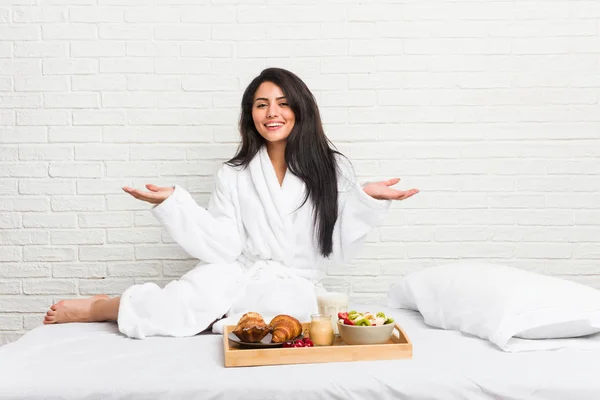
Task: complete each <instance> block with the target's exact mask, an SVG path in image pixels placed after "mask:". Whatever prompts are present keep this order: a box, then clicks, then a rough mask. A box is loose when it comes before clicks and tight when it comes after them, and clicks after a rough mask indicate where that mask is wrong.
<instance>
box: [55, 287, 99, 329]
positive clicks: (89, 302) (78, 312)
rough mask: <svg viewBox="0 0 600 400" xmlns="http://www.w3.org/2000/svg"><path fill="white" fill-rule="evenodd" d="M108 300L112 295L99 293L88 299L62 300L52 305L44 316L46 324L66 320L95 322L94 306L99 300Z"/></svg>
mask: <svg viewBox="0 0 600 400" xmlns="http://www.w3.org/2000/svg"><path fill="white" fill-rule="evenodd" d="M103 299H104V300H108V299H110V296H107V295H105V294H99V295H96V296H93V297H89V298H87V299H73V300H61V301H59V302H58V303H56V304H53V305H52V307H50V310H48V312H47V313H46V316H45V317H44V324H61V323H65V322H95V320H94V318H93V315H92V306H93V305H94V303H96V302H97V301H98V300H103Z"/></svg>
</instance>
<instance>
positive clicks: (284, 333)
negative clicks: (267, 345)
mask: <svg viewBox="0 0 600 400" xmlns="http://www.w3.org/2000/svg"><path fill="white" fill-rule="evenodd" d="M269 326H270V327H271V333H272V335H273V338H272V339H271V342H273V343H283V342H286V341H288V340H292V339H294V338H296V337H298V336H299V335H300V334H301V333H302V324H301V323H300V321H298V320H297V319H296V318H294V317H291V316H289V315H284V314H281V315H278V316H276V317H275V318H273V319H272V320H271V323H270V324H269Z"/></svg>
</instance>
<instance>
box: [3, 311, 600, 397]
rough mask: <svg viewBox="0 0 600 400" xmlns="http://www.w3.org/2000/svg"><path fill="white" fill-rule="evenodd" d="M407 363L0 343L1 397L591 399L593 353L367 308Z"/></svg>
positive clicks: (85, 331)
mask: <svg viewBox="0 0 600 400" xmlns="http://www.w3.org/2000/svg"><path fill="white" fill-rule="evenodd" d="M354 308H356V309H361V310H382V311H384V312H386V314H387V313H389V314H390V315H392V316H393V317H394V318H395V319H396V320H397V321H398V322H399V323H400V324H401V326H402V327H403V329H405V331H406V332H407V334H408V335H409V337H410V338H411V340H412V342H413V345H414V356H413V359H412V360H394V361H373V362H349V363H331V364H304V365H288V366H269V367H249V368H224V367H223V348H222V341H221V340H222V337H221V336H220V335H215V334H212V333H203V334H200V335H197V336H195V337H190V338H164V337H153V338H148V339H145V340H134V339H128V338H126V337H124V336H123V335H121V334H120V333H119V332H118V330H117V327H116V325H115V324H114V323H87V324H64V325H51V326H41V327H38V328H36V329H34V330H32V331H31V332H29V333H27V334H26V335H24V336H23V337H22V338H21V339H19V340H18V341H16V342H14V343H10V344H8V345H5V346H3V347H0V399H30V400H34V399H136V400H137V399H237V398H239V399H244V400H251V399H302V400H306V399H368V398H374V399H378V400H379V399H392V398H393V399H415V400H420V399H444V400H451V399H556V400H565V399H570V400H575V399H586V400H589V399H598V398H600V379H598V376H597V375H598V374H599V373H600V350H573V349H561V350H556V351H541V352H523V353H506V352H503V351H501V350H499V349H498V348H497V347H495V346H494V345H492V344H491V343H489V342H487V341H484V340H482V339H479V338H476V337H473V336H468V335H465V334H462V333H459V332H455V331H446V330H440V329H434V328H431V327H428V326H427V325H425V324H424V323H423V318H422V317H421V315H420V314H419V313H418V312H415V311H409V310H400V309H388V308H385V307H381V306H373V305H354Z"/></svg>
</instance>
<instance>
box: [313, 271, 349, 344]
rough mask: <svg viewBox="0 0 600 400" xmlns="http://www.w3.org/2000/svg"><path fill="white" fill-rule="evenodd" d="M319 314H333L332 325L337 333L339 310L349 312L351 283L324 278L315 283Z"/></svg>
mask: <svg viewBox="0 0 600 400" xmlns="http://www.w3.org/2000/svg"><path fill="white" fill-rule="evenodd" d="M315 291H316V294H317V304H318V306H319V314H325V315H330V316H331V325H332V327H333V331H334V332H335V334H336V335H338V334H339V332H338V329H337V320H338V313H339V312H348V299H349V297H350V283H349V282H346V281H344V280H342V279H336V278H324V279H321V280H320V281H319V282H317V284H316V285H315Z"/></svg>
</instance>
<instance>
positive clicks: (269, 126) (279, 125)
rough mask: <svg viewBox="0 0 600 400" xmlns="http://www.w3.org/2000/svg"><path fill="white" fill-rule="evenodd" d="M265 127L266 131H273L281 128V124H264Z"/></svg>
mask: <svg viewBox="0 0 600 400" xmlns="http://www.w3.org/2000/svg"><path fill="white" fill-rule="evenodd" d="M265 126H266V127H267V129H270V130H274V129H278V128H280V127H282V126H283V122H269V123H266V124H265Z"/></svg>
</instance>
